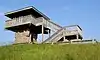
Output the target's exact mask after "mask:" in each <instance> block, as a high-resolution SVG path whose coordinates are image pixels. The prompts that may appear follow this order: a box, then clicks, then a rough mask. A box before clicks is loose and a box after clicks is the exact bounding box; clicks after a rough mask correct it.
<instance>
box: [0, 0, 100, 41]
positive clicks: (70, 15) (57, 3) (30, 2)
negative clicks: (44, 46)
mask: <svg viewBox="0 0 100 60" xmlns="http://www.w3.org/2000/svg"><path fill="white" fill-rule="evenodd" d="M27 6H34V7H36V8H37V9H38V10H40V11H41V12H43V13H44V14H46V15H47V16H48V17H50V18H51V19H52V21H54V22H55V23H57V24H59V25H61V26H67V25H75V24H78V25H79V26H80V27H81V28H82V29H83V37H84V39H97V40H98V41H100V26H99V25H100V0H1V1H0V42H12V41H14V33H13V32H12V31H8V30H5V29H4V26H5V21H6V19H7V17H5V16H4V13H6V12H9V11H13V10H16V9H20V8H23V7H27Z"/></svg>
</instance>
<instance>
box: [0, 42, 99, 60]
mask: <svg viewBox="0 0 100 60" xmlns="http://www.w3.org/2000/svg"><path fill="white" fill-rule="evenodd" d="M0 60H100V44H66V45H57V44H55V45H50V44H39V45H38V44H17V45H9V46H1V47H0Z"/></svg>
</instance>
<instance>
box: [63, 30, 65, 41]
mask: <svg viewBox="0 0 100 60" xmlns="http://www.w3.org/2000/svg"><path fill="white" fill-rule="evenodd" d="M63 39H64V41H65V31H64V32H63Z"/></svg>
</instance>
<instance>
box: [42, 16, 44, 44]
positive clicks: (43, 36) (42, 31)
mask: <svg viewBox="0 0 100 60" xmlns="http://www.w3.org/2000/svg"><path fill="white" fill-rule="evenodd" d="M43 21H44V18H43ZM43 23H44V22H42V42H43V41H44V26H43Z"/></svg>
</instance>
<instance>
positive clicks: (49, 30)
mask: <svg viewBox="0 0 100 60" xmlns="http://www.w3.org/2000/svg"><path fill="white" fill-rule="evenodd" d="M5 16H6V17H8V18H10V20H6V22H5V23H6V25H5V29H7V30H11V31H13V32H15V43H37V36H38V34H42V42H41V43H52V42H54V43H56V42H59V41H70V40H75V39H76V40H82V29H81V28H80V27H79V26H78V25H71V26H66V27H62V26H60V25H58V24H56V23H54V22H52V20H51V19H50V18H49V17H47V16H46V15H44V14H43V13H41V12H40V11H39V10H37V9H36V8H35V7H33V6H29V7H25V8H22V9H18V10H15V11H11V12H7V13H5ZM44 34H48V35H49V37H48V38H47V39H46V40H44Z"/></svg>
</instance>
